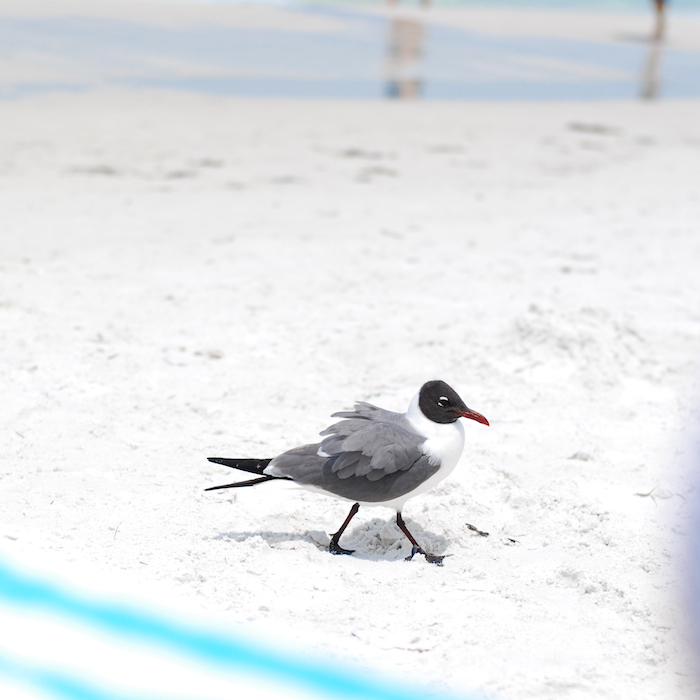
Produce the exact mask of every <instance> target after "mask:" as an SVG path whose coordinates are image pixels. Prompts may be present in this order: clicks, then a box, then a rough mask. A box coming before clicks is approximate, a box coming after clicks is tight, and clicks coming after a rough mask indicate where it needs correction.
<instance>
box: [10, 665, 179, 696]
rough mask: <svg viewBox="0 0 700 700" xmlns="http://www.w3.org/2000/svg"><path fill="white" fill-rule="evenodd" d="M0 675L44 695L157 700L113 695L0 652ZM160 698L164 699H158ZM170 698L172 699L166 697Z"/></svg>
mask: <svg viewBox="0 0 700 700" xmlns="http://www.w3.org/2000/svg"><path fill="white" fill-rule="evenodd" d="M0 676H4V677H5V678H9V679H11V680H14V681H18V682H19V683H21V684H22V685H24V686H25V687H29V688H33V689H34V690H38V691H40V692H41V693H43V694H44V695H47V696H49V697H52V698H62V699H64V700H158V699H157V698H155V697H148V698H146V697H143V696H142V697H140V698H137V697H135V696H133V695H129V696H128V697H126V696H124V695H115V694H114V693H110V692H106V691H104V690H101V689H100V688H96V687H94V686H93V685H90V684H89V683H85V682H84V681H82V680H77V679H75V678H72V677H70V676H67V675H66V674H63V673H59V672H57V671H54V670H47V669H44V668H37V667H35V666H30V665H28V664H25V663H20V662H18V661H16V660H12V659H9V658H7V657H6V656H3V655H2V654H0ZM160 700H165V699H164V698H163V699H160ZM168 700H172V699H170V698H169V699H168Z"/></svg>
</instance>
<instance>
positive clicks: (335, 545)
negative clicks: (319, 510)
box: [328, 503, 360, 554]
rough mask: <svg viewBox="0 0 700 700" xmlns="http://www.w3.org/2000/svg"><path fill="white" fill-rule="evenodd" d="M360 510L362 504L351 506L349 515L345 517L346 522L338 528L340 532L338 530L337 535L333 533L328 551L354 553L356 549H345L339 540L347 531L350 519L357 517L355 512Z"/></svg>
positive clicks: (332, 552)
mask: <svg viewBox="0 0 700 700" xmlns="http://www.w3.org/2000/svg"><path fill="white" fill-rule="evenodd" d="M358 510H360V504H359V503H355V504H354V505H353V507H352V508H350V512H349V513H348V517H347V518H345V522H344V523H343V524H342V525H341V526H340V530H338V532H336V533H335V535H331V543H330V545H329V546H328V551H329V552H330V553H331V554H352V553H353V552H354V551H355V550H354V549H343V548H342V547H341V546H340V545H339V544H338V540H339V539H340V536H341V535H342V534H343V533H344V532H345V528H346V527H347V526H348V525H349V524H350V521H351V520H352V519H353V518H354V517H355V514H356V513H357V511H358Z"/></svg>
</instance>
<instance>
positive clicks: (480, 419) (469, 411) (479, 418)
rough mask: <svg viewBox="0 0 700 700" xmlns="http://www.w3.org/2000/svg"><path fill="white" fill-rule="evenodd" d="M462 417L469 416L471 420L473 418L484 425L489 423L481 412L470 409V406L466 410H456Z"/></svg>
mask: <svg viewBox="0 0 700 700" xmlns="http://www.w3.org/2000/svg"><path fill="white" fill-rule="evenodd" d="M457 413H459V415H460V416H462V418H471V419H472V420H475V421H476V422H477V423H483V424H484V425H489V422H488V421H487V420H486V418H484V417H483V416H482V415H481V413H477V412H476V411H472V409H471V408H468V409H467V410H466V411H457Z"/></svg>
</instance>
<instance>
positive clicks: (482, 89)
mask: <svg viewBox="0 0 700 700" xmlns="http://www.w3.org/2000/svg"><path fill="white" fill-rule="evenodd" d="M600 2H601V4H605V5H610V6H612V5H614V4H617V0H610V1H609V2H605V3H603V0H600ZM620 2H622V3H623V4H625V5H626V6H631V5H632V4H634V5H639V4H640V3H633V2H632V0H620ZM676 2H677V3H679V4H680V2H681V0H676ZM686 2H687V3H691V2H692V3H695V4H700V0H686ZM510 4H518V5H524V4H525V3H524V2H518V1H517V0H513V2H512V3H510ZM575 4H576V3H574V2H564V0H562V1H561V2H559V3H557V5H558V6H564V5H565V6H572V7H573V6H574V5H575ZM528 5H529V3H528ZM292 11H294V12H301V13H306V14H317V15H323V16H331V17H333V18H335V19H337V20H341V21H342V23H343V25H342V26H343V27H345V29H341V30H338V31H335V32H328V33H324V32H317V33H313V32H301V31H280V30H269V29H251V28H246V29H242V28H234V27H219V26H211V25H198V26H193V27H186V28H185V27H158V26H151V25H148V24H142V23H139V22H127V21H121V20H119V21H118V20H110V19H100V18H90V17H40V18H5V19H3V20H2V21H1V22H0V45H1V46H2V47H3V52H4V55H5V56H6V57H12V56H13V55H18V56H21V55H27V54H29V55H44V56H50V57H55V60H56V63H57V64H59V65H61V66H65V65H73V66H75V67H76V74H75V78H74V79H73V78H71V77H70V76H68V77H66V78H64V79H62V80H61V81H56V82H47V81H39V80H37V81H33V82H29V81H17V82H14V83H9V84H8V82H7V81H6V82H5V84H4V86H3V87H2V89H0V97H4V98H6V99H8V98H9V99H13V98H21V97H23V96H25V95H29V94H33V93H40V92H46V91H49V90H89V89H92V88H93V87H95V86H96V85H98V84H99V85H104V84H105V83H108V84H115V85H124V86H132V87H146V88H168V89H176V90H186V91H190V92H198V93H207V94H219V95H236V96H251V97H303V98H364V99H381V98H386V97H391V96H395V95H397V94H399V93H400V92H401V89H402V85H401V84H400V81H398V80H397V79H396V78H395V77H392V75H391V71H388V70H387V64H388V57H389V54H390V43H391V34H392V26H391V23H390V21H389V20H387V19H386V18H382V17H377V16H374V15H371V14H366V13H363V12H361V11H359V10H358V11H353V10H349V9H347V7H343V8H341V7H340V6H334V5H331V4H325V5H320V6H319V5H317V6H314V7H309V6H305V7H303V8H302V7H298V8H296V9H294V10H292ZM651 26H652V22H651V15H650V21H649V27H650V30H651ZM420 31H422V33H423V44H424V50H423V52H422V56H421V58H420V60H419V61H418V62H417V64H418V65H417V66H415V67H414V68H413V69H412V70H413V75H412V78H413V79H414V82H415V86H414V87H415V90H416V91H417V93H418V94H419V95H420V97H421V98H423V99H428V100H430V99H441V100H609V99H636V98H639V97H640V96H642V95H646V96H647V97H656V98H700V52H693V51H682V50H679V49H675V48H673V47H672V46H669V47H666V46H664V45H663V44H661V45H656V44H654V43H653V42H649V41H647V38H648V37H634V36H631V37H628V38H625V37H617V38H611V40H610V41H607V42H593V41H573V40H561V39H546V38H541V37H496V36H490V35H484V34H479V33H476V32H469V31H464V30H462V29H456V28H451V27H447V26H439V25H430V26H429V25H426V26H423V27H422V28H421V30H420ZM149 60H150V61H151V62H150V63H149ZM175 62H177V63H180V64H181V63H183V62H185V63H187V62H191V63H193V64H197V65H206V66H209V67H210V69H211V70H210V71H209V75H208V76H207V75H204V76H203V77H182V76H181V75H179V74H178V73H177V72H176V71H173V70H164V69H163V66H164V65H166V66H167V65H172V64H173V63H175ZM81 66H89V67H90V71H89V72H88V73H87V74H86V72H85V71H82V72H81V70H79V68H80V67H81ZM404 77H405V76H404ZM404 87H405V86H404Z"/></svg>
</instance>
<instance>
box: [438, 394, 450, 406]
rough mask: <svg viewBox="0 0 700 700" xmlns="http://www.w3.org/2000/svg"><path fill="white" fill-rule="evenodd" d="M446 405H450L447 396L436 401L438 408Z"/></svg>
mask: <svg viewBox="0 0 700 700" xmlns="http://www.w3.org/2000/svg"><path fill="white" fill-rule="evenodd" d="M448 403H450V400H449V399H448V398H447V396H441V397H440V398H439V399H438V406H446V405H447V404H448Z"/></svg>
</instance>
